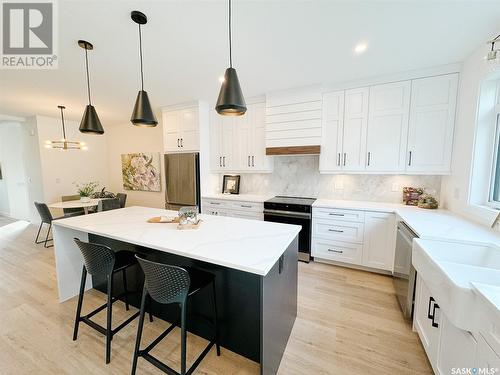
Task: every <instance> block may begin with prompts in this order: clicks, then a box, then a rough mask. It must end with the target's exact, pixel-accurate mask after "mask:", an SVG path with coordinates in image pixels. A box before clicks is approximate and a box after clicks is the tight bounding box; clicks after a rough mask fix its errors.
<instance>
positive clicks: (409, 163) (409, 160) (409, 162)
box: [408, 151, 411, 166]
mask: <svg viewBox="0 0 500 375" xmlns="http://www.w3.org/2000/svg"><path fill="white" fill-rule="evenodd" d="M410 165H411V151H410V157H409V158H408V166H410Z"/></svg>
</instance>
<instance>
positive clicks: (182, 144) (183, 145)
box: [181, 138, 184, 147]
mask: <svg viewBox="0 0 500 375" xmlns="http://www.w3.org/2000/svg"><path fill="white" fill-rule="evenodd" d="M182 141H183V139H182V138H181V147H184V145H183V144H182Z"/></svg>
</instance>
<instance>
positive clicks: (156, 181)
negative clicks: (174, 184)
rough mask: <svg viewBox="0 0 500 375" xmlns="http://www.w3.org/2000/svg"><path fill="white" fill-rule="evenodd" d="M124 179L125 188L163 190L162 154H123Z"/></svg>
mask: <svg viewBox="0 0 500 375" xmlns="http://www.w3.org/2000/svg"><path fill="white" fill-rule="evenodd" d="M122 180H123V188H124V189H125V190H139V191H161V182H160V181H161V180H160V154H159V153H158V152H149V153H147V152H139V153H135V154H122Z"/></svg>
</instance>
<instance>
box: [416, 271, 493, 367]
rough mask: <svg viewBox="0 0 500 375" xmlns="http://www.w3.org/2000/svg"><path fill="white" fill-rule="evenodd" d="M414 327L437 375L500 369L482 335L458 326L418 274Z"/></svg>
mask: <svg viewBox="0 0 500 375" xmlns="http://www.w3.org/2000/svg"><path fill="white" fill-rule="evenodd" d="M413 325H414V328H415V330H416V331H417V333H418V336H419V337H420V341H421V342H422V346H423V347H424V349H425V352H426V354H427V358H428V359H429V362H430V363H431V366H432V369H433V370H434V372H435V373H436V374H440V375H445V374H446V375H448V374H465V373H471V374H474V372H461V371H466V370H467V369H470V371H472V369H473V368H474V367H476V368H477V371H478V372H476V373H478V374H479V373H483V374H492V373H491V372H479V369H483V368H489V369H491V368H500V358H499V357H498V355H497V354H496V353H495V352H494V351H493V349H491V347H490V346H489V345H488V344H487V343H486V341H485V340H484V339H483V338H482V336H481V335H480V334H476V337H477V338H478V339H477V340H476V337H475V336H474V335H473V334H472V333H471V332H468V331H464V330H462V329H459V328H457V327H455V326H454V325H453V324H452V323H451V322H450V321H449V320H448V318H447V317H446V314H444V313H442V310H441V306H439V301H437V300H435V299H434V298H433V296H432V292H431V291H430V290H429V288H428V287H427V285H426V284H425V280H423V279H422V278H421V277H420V276H419V275H418V274H417V287H416V295H415V310H414V317H413Z"/></svg>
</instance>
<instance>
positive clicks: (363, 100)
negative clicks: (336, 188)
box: [342, 87, 369, 171]
mask: <svg viewBox="0 0 500 375" xmlns="http://www.w3.org/2000/svg"><path fill="white" fill-rule="evenodd" d="M368 96H369V89H368V87H364V88H360V89H354V90H347V91H346V92H345V106H344V132H343V151H342V169H343V170H344V171H362V170H364V169H365V163H366V131H367V125H368Z"/></svg>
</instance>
